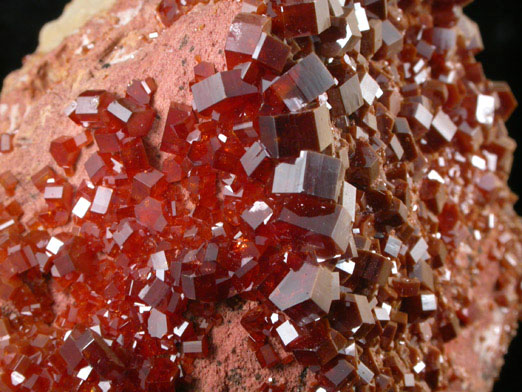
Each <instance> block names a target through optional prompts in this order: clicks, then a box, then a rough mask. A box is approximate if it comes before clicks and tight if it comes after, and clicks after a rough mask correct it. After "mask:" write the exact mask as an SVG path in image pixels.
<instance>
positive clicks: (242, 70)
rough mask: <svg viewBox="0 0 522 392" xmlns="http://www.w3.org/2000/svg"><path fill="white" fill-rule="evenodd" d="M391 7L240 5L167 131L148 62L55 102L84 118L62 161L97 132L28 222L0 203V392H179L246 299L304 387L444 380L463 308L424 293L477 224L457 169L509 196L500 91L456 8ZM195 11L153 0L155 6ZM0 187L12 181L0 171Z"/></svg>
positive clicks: (258, 331) (482, 195) (379, 3)
mask: <svg viewBox="0 0 522 392" xmlns="http://www.w3.org/2000/svg"><path fill="white" fill-rule="evenodd" d="M343 3H344V4H343ZM404 3H405V4H402V2H401V4H400V5H401V7H404V9H402V10H401V9H400V8H398V7H397V6H396V5H395V2H387V1H386V0H362V1H361V2H352V1H346V2H339V1H338V0H285V1H283V2H272V1H269V2H266V3H265V2H262V1H257V0H249V1H246V2H245V3H244V6H243V11H244V12H242V13H240V14H238V15H237V16H236V17H235V19H234V20H233V22H232V26H231V28H230V32H229V35H228V37H227V40H226V44H225V48H224V53H225V58H226V64H227V69H226V70H224V71H220V72H217V71H216V68H215V67H214V66H213V65H212V64H210V63H206V62H201V63H200V64H199V65H198V66H197V67H196V69H195V70H194V80H193V81H192V82H191V89H192V94H193V98H194V102H193V105H187V104H185V103H180V102H172V103H171V105H170V108H169V110H168V113H161V115H164V116H165V118H166V123H165V127H164V131H163V137H162V140H161V143H160V145H159V146H151V145H150V144H149V142H148V139H147V135H148V134H149V131H150V130H151V129H152V127H153V124H154V122H155V121H156V117H157V113H156V110H155V109H154V93H155V92H156V90H157V89H158V87H159V86H157V85H156V82H155V81H154V80H153V79H152V78H147V79H145V80H133V81H130V84H129V86H128V88H127V91H126V95H125V97H118V96H117V95H116V94H113V93H111V92H108V91H105V90H89V91H85V92H83V93H82V94H80V95H79V97H78V98H77V99H76V100H75V101H74V102H72V103H71V104H70V105H69V106H68V107H67V109H66V115H67V116H68V117H69V118H70V119H71V120H72V121H74V122H75V123H76V124H78V125H79V126H81V127H83V129H82V131H81V132H78V134H77V135H76V136H61V137H58V138H57V139H55V140H53V141H52V143H51V145H50V154H51V156H52V157H53V159H54V161H55V162H56V164H57V166H59V167H60V168H61V169H60V170H62V169H63V171H64V173H65V174H66V176H72V175H73V174H74V173H75V170H76V163H77V161H78V158H79V156H80V154H81V150H82V149H83V148H85V147H87V146H89V145H91V144H93V143H94V146H93V147H92V148H91V153H90V156H89V157H88V158H87V160H86V162H85V171H86V173H87V177H86V178H84V179H83V180H82V181H81V183H80V184H78V185H77V186H74V185H73V184H71V182H70V181H69V180H68V179H67V178H66V177H64V176H63V175H61V174H60V173H61V171H58V170H55V169H53V168H51V167H50V166H46V167H44V168H42V169H41V170H40V171H39V172H37V173H34V174H33V175H32V177H31V179H32V183H33V185H34V187H35V188H36V189H37V190H38V191H39V193H40V194H41V197H42V198H43V199H44V200H45V203H46V207H45V208H44V209H43V210H42V211H40V212H39V213H37V214H36V215H35V216H34V217H31V218H30V219H29V220H28V221H27V224H22V223H21V220H20V218H21V216H22V215H23V208H22V207H21V206H20V204H18V202H17V201H15V200H13V201H11V202H10V203H9V204H6V205H4V204H0V276H1V279H0V299H1V300H2V301H4V302H5V303H9V304H10V306H11V308H12V312H10V313H9V314H7V313H6V314H5V315H4V312H3V313H2V318H0V353H1V355H0V365H1V369H2V370H1V372H0V376H1V377H0V389H1V390H2V391H4V390H5V391H29V390H30V391H37V392H38V391H42V392H44V391H50V390H52V391H103V392H107V391H163V390H174V389H173V388H178V387H179V388H182V387H183V386H187V385H189V384H190V383H191V381H192V375H193V372H194V368H195V363H196V361H198V359H200V358H206V357H209V356H211V355H212V350H213V346H212V340H211V334H210V332H211V331H212V328H213V327H214V326H217V325H219V324H220V323H221V322H222V316H221V315H220V314H219V311H218V309H219V307H218V305H219V304H220V303H221V302H222V301H223V300H227V299H231V298H238V297H241V298H243V299H244V300H249V301H253V302H255V306H254V307H252V308H251V309H250V310H249V311H247V312H246V313H245V314H244V315H243V316H242V319H241V325H242V327H243V328H244V329H245V330H246V331H247V332H248V334H249V343H250V347H251V348H252V350H253V351H254V353H255V357H256V358H257V360H258V361H259V364H260V366H261V367H263V368H273V367H277V366H284V365H286V364H288V363H290V362H293V361H297V362H298V363H299V364H300V365H302V366H304V367H307V368H308V369H309V370H310V371H311V372H313V373H314V374H315V375H316V377H315V378H316V386H315V387H314V388H316V389H314V391H327V392H335V391H383V392H384V391H390V390H393V391H398V390H412V391H430V390H438V389H440V388H443V387H444V381H443V380H444V378H443V375H444V374H446V373H445V372H447V364H445V363H444V362H443V361H442V352H441V349H440V347H441V346H440V345H437V339H439V337H440V339H441V340H442V341H444V342H447V341H450V340H452V339H454V338H455V337H456V336H457V335H458V333H459V329H460V327H461V326H465V325H467V324H469V323H470V322H471V321H470V318H469V317H466V315H465V314H464V313H463V312H459V309H456V308H455V306H454V305H452V301H448V300H447V298H444V296H443V295H442V293H441V290H440V289H439V286H440V282H441V281H442V280H443V277H444V276H447V274H446V271H447V270H446V265H447V264H448V262H449V261H448V259H449V257H447V255H448V254H452V252H455V250H456V249H457V247H458V246H459V244H461V243H462V242H463V241H464V240H465V239H466V238H467V237H468V236H469V235H470V231H469V230H468V227H466V226H465V221H464V219H463V218H462V216H461V214H462V213H463V212H460V210H459V208H458V206H457V205H458V203H459V202H463V203H464V202H466V203H469V200H467V201H466V200H455V189H454V188H452V186H451V182H454V181H461V180H462V181H463V184H468V186H469V184H471V185H472V186H476V187H477V189H479V190H480V192H478V193H476V194H473V195H472V197H475V199H474V202H475V203H479V204H481V205H486V204H487V202H488V201H490V200H492V198H493V199H494V198H496V199H497V200H499V199H500V198H502V197H506V196H505V195H504V194H502V193H501V192H500V190H499V183H500V181H501V180H504V179H505V177H506V175H507V174H508V173H509V170H510V164H511V161H510V156H511V155H510V154H511V152H512V142H511V141H510V139H509V138H508V136H507V133H506V130H505V128H504V127H503V121H504V120H506V119H507V117H508V116H509V114H510V113H511V112H512V111H513V109H514V106H515V104H516V103H515V101H514V98H513V97H512V95H511V92H510V90H509V88H508V87H507V86H506V85H505V84H501V83H491V82H488V81H486V80H485V78H484V77H483V76H482V75H480V74H479V75H477V74H475V73H472V71H469V72H468V73H467V72H466V70H469V69H471V68H473V67H475V66H476V64H477V63H476V62H475V60H474V57H473V55H474V54H475V53H476V52H477V51H478V49H479V42H480V36H479V34H478V31H477V30H476V29H473V28H472V26H473V25H472V24H471V23H472V22H471V21H469V20H468V19H467V18H466V17H465V16H463V15H462V14H461V13H460V12H456V11H455V10H456V9H457V8H456V7H455V8H449V7H446V6H445V5H444V6H440V9H439V8H437V7H435V6H434V7H433V9H432V10H431V11H432V13H433V15H435V16H436V17H432V16H431V14H430V15H428V16H426V15H425V16H426V17H421V16H419V17H415V18H413V17H412V18H406V19H405V18H403V17H402V13H403V12H412V15H413V9H414V8H415V7H418V8H419V9H421V4H420V2H418V1H410V2H404ZM406 3H407V4H406ZM194 4H195V2H190V3H185V2H182V3H179V2H178V1H167V0H162V1H161V2H160V4H159V6H158V15H159V18H160V19H161V21H162V22H163V23H164V24H165V25H166V26H170V25H171V24H172V23H173V22H174V21H175V20H176V19H177V18H178V17H179V16H180V15H181V14H182V13H183V12H186V10H187V9H189V8H190V7H192V6H193V5H194ZM459 64H461V65H462V64H464V66H463V67H462V66H460V65H459ZM470 73H472V74H470ZM4 139H5V140H4ZM0 142H1V143H0V147H1V151H2V152H6V151H9V150H10V149H12V145H11V139H10V138H9V137H8V136H5V135H4V134H2V135H1V140H0ZM448 146H450V147H449V148H447V147H448ZM154 148H155V149H159V150H160V151H161V152H162V153H164V155H165V156H164V158H163V159H162V160H161V162H160V163H158V162H156V160H153V159H151V156H150V151H151V150H152V149H154ZM93 149H95V150H96V151H92V150H93ZM450 162H451V165H450V164H449V163H450ZM486 162H487V164H486ZM474 182H475V183H474ZM0 184H1V185H2V186H3V188H4V189H5V191H6V193H7V194H8V195H11V196H12V195H14V192H15V190H16V187H17V179H16V178H15V177H14V176H13V175H12V174H11V173H10V172H8V171H7V172H4V173H2V174H0ZM459 184H460V182H459ZM459 186H465V185H459ZM470 189H473V188H470ZM469 229H471V228H469ZM50 280H52V281H53V285H54V286H55V288H54V290H57V291H59V292H61V293H65V294H66V295H67V296H68V298H69V300H68V301H66V303H65V305H64V306H63V307H62V308H60V309H59V310H57V309H53V294H52V293H51V290H50V288H49V285H48V281H50ZM412 341H415V342H418V343H416V345H414V344H410V342H412ZM281 347H282V348H283V349H282V350H279V348H281ZM282 351H284V352H286V353H287V355H284V356H283V355H281V352H282ZM260 390H261V391H284V390H285V386H284V385H279V384H277V383H272V382H269V383H265V384H264V385H263V386H262V387H261V389H260Z"/></svg>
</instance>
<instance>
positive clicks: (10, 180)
mask: <svg viewBox="0 0 522 392" xmlns="http://www.w3.org/2000/svg"><path fill="white" fill-rule="evenodd" d="M0 185H2V187H3V188H4V190H5V193H6V194H7V195H8V196H14V194H15V189H16V186H17V185H18V180H17V179H16V177H15V176H14V175H13V173H11V172H10V171H9V170H7V171H5V172H3V173H2V174H0Z"/></svg>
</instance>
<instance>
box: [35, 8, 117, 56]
mask: <svg viewBox="0 0 522 392" xmlns="http://www.w3.org/2000/svg"><path fill="white" fill-rule="evenodd" d="M115 2H116V0H73V1H71V2H70V3H69V4H67V5H66V6H65V9H64V10H63V13H62V15H61V16H60V17H59V18H58V19H56V20H54V21H52V22H49V23H47V24H46V25H45V26H44V27H43V28H42V30H41V31H40V43H39V45H38V49H37V51H38V52H41V53H46V52H50V51H51V50H53V49H54V48H56V47H57V46H58V45H60V43H61V42H62V40H63V39H64V38H65V37H67V36H69V35H71V34H73V33H74V32H76V31H77V30H78V29H79V28H80V27H82V26H83V25H84V24H85V23H86V22H87V21H88V20H89V19H91V18H92V17H93V16H95V15H97V14H99V13H102V12H105V11H107V10H108V9H109V8H111V7H112V5H113V4H114V3H115Z"/></svg>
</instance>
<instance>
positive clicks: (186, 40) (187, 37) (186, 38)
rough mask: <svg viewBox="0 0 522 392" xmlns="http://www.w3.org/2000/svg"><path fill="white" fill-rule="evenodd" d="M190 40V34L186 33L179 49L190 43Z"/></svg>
mask: <svg viewBox="0 0 522 392" xmlns="http://www.w3.org/2000/svg"><path fill="white" fill-rule="evenodd" d="M188 41H189V36H188V35H187V34H185V35H184V36H183V38H182V40H181V42H180V43H179V50H181V49H183V48H184V47H185V46H186V45H187V44H188Z"/></svg>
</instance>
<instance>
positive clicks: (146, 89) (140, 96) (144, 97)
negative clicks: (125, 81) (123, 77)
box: [125, 78, 158, 106]
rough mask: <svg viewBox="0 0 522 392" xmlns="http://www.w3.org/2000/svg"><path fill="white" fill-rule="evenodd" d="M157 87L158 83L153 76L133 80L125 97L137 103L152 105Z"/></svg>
mask: <svg viewBox="0 0 522 392" xmlns="http://www.w3.org/2000/svg"><path fill="white" fill-rule="evenodd" d="M157 89H158V85H157V84H156V82H155V81H154V79H153V78H146V79H145V80H133V81H132V83H131V84H129V86H128V87H127V92H126V96H125V98H127V99H129V100H132V101H134V103H135V104H137V105H141V106H143V105H150V104H151V102H152V97H153V96H154V93H155V92H156V90H157Z"/></svg>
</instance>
